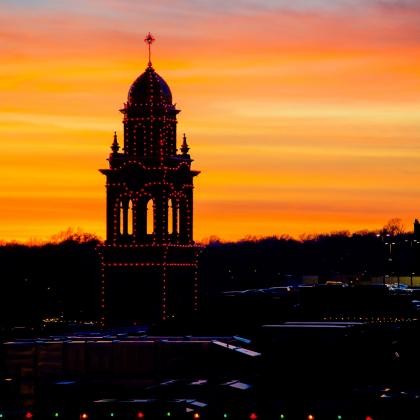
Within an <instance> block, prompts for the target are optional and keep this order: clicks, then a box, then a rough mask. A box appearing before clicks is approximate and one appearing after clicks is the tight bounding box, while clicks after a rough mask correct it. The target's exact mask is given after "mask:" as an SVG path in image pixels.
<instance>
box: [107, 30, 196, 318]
mask: <svg viewBox="0 0 420 420" xmlns="http://www.w3.org/2000/svg"><path fill="white" fill-rule="evenodd" d="M153 41H154V38H153V36H152V35H151V34H150V33H149V34H148V35H147V37H146V38H145V42H146V43H147V44H148V47H149V63H148V66H147V68H146V70H145V71H144V73H143V74H141V75H140V76H139V77H138V78H137V79H136V80H135V81H134V83H133V84H132V85H131V87H130V90H129V92H128V100H127V102H126V103H125V104H124V106H123V108H122V109H121V110H120V111H121V112H122V114H123V125H124V143H123V147H122V148H121V147H120V144H119V141H118V138H117V133H114V139H113V142H112V145H111V153H110V155H109V158H108V161H109V168H107V169H101V170H100V172H101V173H102V174H104V175H105V176H106V214H107V216H106V217H107V220H106V224H107V226H106V232H107V233H106V241H105V243H104V245H102V246H101V247H100V248H99V256H100V260H101V276H102V285H101V312H102V322H103V323H106V324H123V323H124V324H127V323H150V322H155V321H158V320H172V319H175V320H178V321H179V320H181V321H182V320H184V319H185V320H186V319H190V318H191V316H192V315H193V314H194V312H196V311H197V310H198V273H197V263H198V255H199V252H200V247H199V246H197V245H195V244H194V241H193V188H194V187H193V179H194V177H195V176H197V175H198V174H199V172H198V171H194V170H192V169H191V162H192V159H191V156H190V155H189V147H188V144H187V138H186V136H185V134H184V135H183V141H182V145H181V147H180V150H178V149H177V115H178V113H179V112H180V111H179V110H178V109H176V107H175V105H174V104H173V103H172V94H171V91H170V89H169V86H168V85H167V83H166V82H165V81H164V80H163V79H162V78H161V77H160V76H159V75H158V74H157V73H156V71H155V70H154V68H153V67H152V63H151V56H150V47H151V44H152V43H153Z"/></svg>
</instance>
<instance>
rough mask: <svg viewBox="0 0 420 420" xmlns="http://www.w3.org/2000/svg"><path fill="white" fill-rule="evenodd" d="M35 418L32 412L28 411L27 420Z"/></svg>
mask: <svg viewBox="0 0 420 420" xmlns="http://www.w3.org/2000/svg"><path fill="white" fill-rule="evenodd" d="M32 417H33V414H32V413H31V412H30V411H28V412H27V413H26V414H25V419H31V418H32Z"/></svg>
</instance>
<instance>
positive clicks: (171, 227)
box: [168, 199, 174, 233]
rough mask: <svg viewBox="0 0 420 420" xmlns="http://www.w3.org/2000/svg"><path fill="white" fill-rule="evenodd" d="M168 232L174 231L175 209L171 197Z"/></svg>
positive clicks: (169, 201)
mask: <svg viewBox="0 0 420 420" xmlns="http://www.w3.org/2000/svg"><path fill="white" fill-rule="evenodd" d="M168 233H174V210H173V201H172V200H171V199H169V200H168Z"/></svg>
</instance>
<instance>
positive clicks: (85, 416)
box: [80, 413, 89, 420]
mask: <svg viewBox="0 0 420 420" xmlns="http://www.w3.org/2000/svg"><path fill="white" fill-rule="evenodd" d="M80 418H81V419H82V420H86V419H87V418H89V416H88V414H87V413H82V414H80Z"/></svg>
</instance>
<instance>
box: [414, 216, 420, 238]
mask: <svg viewBox="0 0 420 420" xmlns="http://www.w3.org/2000/svg"><path fill="white" fill-rule="evenodd" d="M414 238H415V239H420V222H419V221H418V219H415V220H414Z"/></svg>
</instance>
